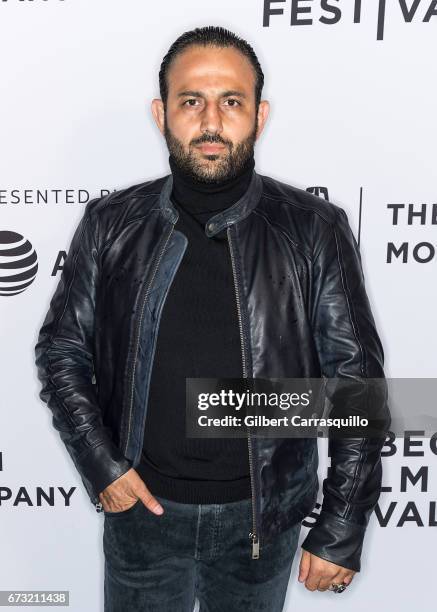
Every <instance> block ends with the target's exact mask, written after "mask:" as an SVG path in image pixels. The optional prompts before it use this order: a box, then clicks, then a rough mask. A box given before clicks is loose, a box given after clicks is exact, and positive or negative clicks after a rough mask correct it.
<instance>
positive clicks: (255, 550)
mask: <svg viewBox="0 0 437 612" xmlns="http://www.w3.org/2000/svg"><path fill="white" fill-rule="evenodd" d="M227 236H228V244H229V251H230V254H231V262H232V275H233V279H234V288H235V297H236V301H237V312H238V325H239V329H240V342H241V356H242V361H243V378H247V363H246V351H245V347H244V341H243V324H242V320H241V305H240V296H239V293H238V289H237V275H236V269H235V259H234V252H233V248H232V240H231V231H230V228H229V227H228V229H227ZM247 447H248V452H249V470H250V488H251V495H252V531H251V532H250V533H249V538H250V539H251V540H252V559H259V537H258V534H257V530H256V518H255V494H254V480H253V463H252V440H251V437H250V430H249V429H248V430H247Z"/></svg>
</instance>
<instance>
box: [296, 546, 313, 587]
mask: <svg viewBox="0 0 437 612" xmlns="http://www.w3.org/2000/svg"><path fill="white" fill-rule="evenodd" d="M310 566H311V555H310V553H309V552H308V551H307V550H302V556H301V558H300V565H299V576H298V580H299V582H305V580H306V579H307V577H308V574H309V571H310Z"/></svg>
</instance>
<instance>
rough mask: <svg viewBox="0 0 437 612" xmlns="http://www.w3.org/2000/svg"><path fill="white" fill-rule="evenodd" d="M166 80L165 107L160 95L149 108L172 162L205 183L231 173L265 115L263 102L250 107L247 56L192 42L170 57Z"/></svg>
mask: <svg viewBox="0 0 437 612" xmlns="http://www.w3.org/2000/svg"><path fill="white" fill-rule="evenodd" d="M167 79H168V97H167V105H166V110H165V111H164V108H163V105H162V102H161V101H160V100H154V101H153V103H152V110H153V113H154V116H155V119H156V120H157V122H158V125H159V127H160V129H161V131H162V133H163V134H164V136H165V139H166V142H167V146H168V150H169V152H170V153H171V154H172V155H173V157H174V159H175V160H176V163H177V164H178V166H179V167H180V168H181V169H182V170H183V171H185V172H187V173H188V174H189V175H191V176H192V177H194V178H195V179H197V180H200V181H202V182H206V183H214V182H218V181H221V180H223V179H225V178H231V177H233V176H235V175H237V174H238V173H239V170H240V168H241V167H242V166H243V165H244V163H245V162H246V161H247V159H248V158H249V157H251V156H252V155H253V151H254V145H255V141H256V139H257V137H258V136H259V134H260V133H261V129H262V126H263V124H264V121H265V119H266V117H267V109H266V108H265V105H266V104H268V103H266V102H261V104H260V109H259V110H258V113H257V109H256V107H255V72H254V69H253V67H252V65H251V64H250V62H249V60H248V59H247V58H246V57H245V56H244V55H243V54H242V53H240V52H239V51H238V50H236V49H234V48H232V47H228V48H226V47H225V48H218V47H203V46H193V47H189V48H188V49H186V50H185V51H183V52H182V53H181V54H180V55H178V56H177V57H176V58H175V59H174V61H173V63H172V64H171V66H170V68H169V71H168V75H167ZM160 102H161V104H159V103H160ZM260 123H261V126H260Z"/></svg>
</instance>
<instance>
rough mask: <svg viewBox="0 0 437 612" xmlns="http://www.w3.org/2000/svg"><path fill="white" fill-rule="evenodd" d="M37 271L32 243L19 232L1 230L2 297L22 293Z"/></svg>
mask: <svg viewBox="0 0 437 612" xmlns="http://www.w3.org/2000/svg"><path fill="white" fill-rule="evenodd" d="M37 271H38V261H37V255H36V251H35V249H34V248H33V246H32V245H31V244H30V242H29V241H28V240H27V239H26V238H24V236H22V235H21V234H18V233H17V232H11V231H7V230H0V295H4V296H7V297H11V296H12V295H18V294H19V293H22V292H23V291H25V289H27V287H29V285H31V284H32V283H33V281H34V280H35V276H36V273H37Z"/></svg>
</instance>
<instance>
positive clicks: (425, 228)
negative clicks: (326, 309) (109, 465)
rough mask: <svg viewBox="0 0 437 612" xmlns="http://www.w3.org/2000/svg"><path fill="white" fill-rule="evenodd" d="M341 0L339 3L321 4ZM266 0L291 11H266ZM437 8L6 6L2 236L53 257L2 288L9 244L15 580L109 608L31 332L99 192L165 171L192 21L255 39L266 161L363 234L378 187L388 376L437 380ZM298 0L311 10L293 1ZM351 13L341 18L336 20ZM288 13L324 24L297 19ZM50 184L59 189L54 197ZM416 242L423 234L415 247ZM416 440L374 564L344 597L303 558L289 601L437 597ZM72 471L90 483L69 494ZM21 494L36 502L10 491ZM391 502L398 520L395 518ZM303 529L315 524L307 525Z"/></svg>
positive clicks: (411, 601) (8, 477)
mask: <svg viewBox="0 0 437 612" xmlns="http://www.w3.org/2000/svg"><path fill="white" fill-rule="evenodd" d="M327 4H328V6H330V7H333V8H331V9H330V10H328V8H326V9H325V10H324V9H323V6H325V7H326V6H327ZM360 4H362V5H363V6H362V7H361V16H360V19H358V11H359V6H360ZM264 5H266V7H264ZM269 5H271V9H275V10H279V11H283V13H282V14H273V15H271V17H270V24H269V25H265V26H263V14H264V8H266V9H268V6H269ZM384 5H385V6H384ZM436 5H437V2H431V1H430V0H421V1H416V2H413V1H412V0H404V1H401V0H387V3H386V4H385V2H383V1H382V0H366V1H365V2H362V3H360V2H358V1H357V2H353V1H352V0H330V1H329V3H327V2H322V1H321V0H314V1H312V0H302V1H297V2H296V1H294V2H293V1H292V0H285V1H284V2H270V3H269V2H265V3H264V2H263V1H262V0H239V1H238V3H237V2H235V1H233V0H232V1H231V0H221V2H220V3H215V2H208V3H206V2H203V1H201V0H185V2H177V1H176V0H174V1H173V2H171V1H167V2H159V3H150V2H149V3H147V2H144V1H140V0H129V1H128V2H123V3H122V2H121V1H115V0H104V1H103V0H94V1H93V2H89V1H87V2H86V1H85V0H74V1H73V0H64V1H62V0H46V1H43V0H33V1H30V0H4V1H3V2H1V3H0V53H1V58H2V61H1V73H0V74H1V86H2V92H1V99H0V105H1V119H0V121H1V124H0V130H1V131H0V136H1V138H0V143H1V144H0V156H1V159H0V169H1V170H0V232H2V233H0V243H2V244H0V248H5V247H4V244H3V243H5V242H7V241H8V240H10V238H11V236H13V235H12V234H10V233H8V232H15V233H16V234H18V235H19V236H15V237H14V236H13V238H14V239H16V240H17V241H18V244H21V243H23V244H25V245H27V247H28V249H29V253H31V252H33V250H35V252H36V255H37V260H38V270H37V273H36V276H35V278H34V280H33V282H31V283H30V284H29V285H28V287H27V288H26V289H25V290H24V291H23V292H21V293H19V294H18V295H9V296H6V295H3V293H6V292H5V291H2V289H4V287H6V285H9V287H10V286H11V283H9V284H8V283H6V282H2V277H4V276H5V275H7V274H8V272H9V271H8V269H2V268H1V264H2V263H4V262H5V261H6V258H5V257H1V256H0V321H1V329H0V332H1V351H0V372H1V394H0V402H1V412H0V459H1V461H0V542H1V558H0V564H1V567H0V590H21V591H22V590H33V589H35V590H43V589H47V590H69V591H70V609H71V610H72V611H74V612H88V611H89V612H94V611H98V610H102V609H103V551H102V542H101V538H102V530H103V517H102V515H99V514H97V513H96V512H95V511H94V509H93V506H92V505H91V504H90V502H89V499H88V497H87V495H86V493H85V491H84V490H83V488H82V485H81V481H80V479H79V477H78V475H77V474H76V472H75V469H74V466H73V464H72V462H71V460H70V458H69V456H68V455H67V452H66V450H65V448H64V446H63V444H62V442H61V441H60V439H59V438H58V434H57V433H56V432H55V431H54V430H53V428H52V425H51V419H50V414H49V410H48V409H47V407H46V406H45V405H44V404H43V403H42V402H41V401H40V400H39V398H38V391H39V383H38V381H37V378H36V372H35V367H34V361H33V359H34V356H33V347H34V344H35V342H36V336H37V332H38V330H39V327H40V325H41V323H42V320H43V317H44V315H45V313H46V310H47V308H48V303H49V300H50V297H51V295H52V293H53V291H54V289H55V286H56V284H57V282H58V279H59V274H60V269H59V268H60V266H62V261H63V255H64V254H65V251H66V250H67V249H68V246H69V243H70V240H71V237H72V234H73V231H74V228H75V226H76V225H77V223H78V221H79V219H80V217H81V215H82V213H83V209H84V204H85V201H86V200H87V198H88V197H94V196H97V195H99V193H100V190H101V189H108V190H113V189H121V188H123V187H126V186H128V185H131V184H134V183H139V182H142V181H144V180H148V179H151V178H156V177H158V176H161V175H163V174H166V173H167V172H168V166H167V150H166V148H165V143H164V141H163V140H162V138H161V136H160V134H159V132H158V130H157V128H156V127H155V125H154V124H153V122H152V118H151V114H150V101H151V99H152V98H153V97H156V96H157V95H159V92H158V78H157V77H158V70H159V65H160V62H161V60H162V57H163V55H164V54H165V52H166V51H167V49H168V47H169V46H170V44H171V43H172V42H173V41H174V39H175V38H177V36H178V35H179V34H180V33H182V32H183V31H185V30H188V29H191V28H193V27H196V26H203V25H209V24H215V25H222V26H224V27H228V28H229V29H231V30H233V31H235V32H236V33H238V34H240V35H241V36H243V37H244V38H246V39H247V40H248V41H249V42H251V44H252V45H253V46H254V48H255V50H256V52H257V54H258V57H259V59H260V61H261V64H262V66H263V69H264V72H265V75H266V85H265V89H264V96H263V97H264V98H266V99H269V100H270V102H271V105H272V110H271V115H270V119H269V122H268V125H267V127H266V130H265V132H264V134H263V135H262V137H261V139H260V141H259V142H258V144H257V148H256V160H257V169H258V171H259V172H261V173H263V174H268V175H270V176H273V177H274V178H278V179H280V180H283V181H285V182H288V183H291V184H294V185H296V186H298V187H302V188H310V187H314V186H323V187H326V188H327V189H328V193H329V199H330V200H331V201H333V202H335V203H337V204H339V205H340V206H342V207H343V208H344V209H345V210H346V212H347V213H348V216H349V219H350V222H351V225H352V228H353V230H354V232H355V235H356V236H358V224H359V201H360V188H362V217H361V232H360V246H361V254H362V259H363V265H364V272H365V277H366V282H367V290H368V294H369V298H370V300H371V303H372V307H373V311H374V315H375V319H376V322H377V326H378V330H379V332H380V335H381V338H382V341H383V344H384V349H385V355H386V374H387V376H390V377H417V378H436V377H437V363H436V359H435V349H436V345H437V343H436V341H437V332H436V326H435V304H436V298H437V285H436V283H435V274H436V262H437V254H436V253H434V252H433V249H435V248H436V246H437V244H436V243H437V239H436V238H437V231H436V230H437V219H435V220H434V221H435V222H434V223H432V221H433V220H432V217H431V213H432V204H433V203H434V204H435V203H436V202H437V194H436V170H435V162H436V159H435V143H436V140H437V129H436V115H435V99H436V91H435V76H436V75H435V57H436V51H437V43H436V40H437V39H436V24H437V7H436ZM354 8H355V11H356V16H355V17H356V18H355V21H356V22H354ZM297 9H300V10H301V11H304V10H305V9H307V10H309V11H311V12H300V13H296V14H294V12H293V11H296V10H297ZM334 11H336V12H334ZM338 11H341V16H340V18H339V19H337V22H336V23H324V21H326V20H332V18H333V17H335V16H336V15H337V17H338V16H339V14H338ZM292 15H294V18H295V19H299V20H301V21H302V20H312V23H308V24H305V23H301V24H299V25H296V24H294V25H291V19H292ZM320 19H321V20H320ZM383 23H384V31H383V34H382V24H383ZM378 32H379V34H378ZM378 36H379V39H378ZM54 190H58V191H57V192H55V191H54ZM38 191H40V192H41V193H40V194H39V195H40V196H41V195H45V193H46V192H47V196H48V201H47V202H44V201H43V200H41V198H39V199H38ZM393 203H397V204H401V203H402V204H405V209H402V210H401V213H400V215H399V223H398V224H394V223H393V213H392V211H391V210H390V209H389V208H388V207H387V205H388V204H393ZM410 204H411V205H412V206H413V210H416V211H417V210H420V207H421V206H422V205H423V204H425V205H426V206H425V208H424V210H425V212H426V218H425V222H424V223H423V224H421V223H419V220H418V219H417V218H416V219H415V220H414V221H413V223H412V224H408V223H407V216H406V210H407V206H408V205H410ZM436 206H437V205H436ZM4 232H6V233H4ZM20 236H21V237H22V238H20ZM20 241H21V242H20ZM26 241H28V243H26ZM404 242H407V243H408V258H407V261H406V262H403V261H402V259H401V258H396V257H393V258H392V261H391V262H388V261H387V249H388V244H389V243H393V244H394V245H395V247H396V248H398V247H399V246H401V244H402V243H404ZM419 243H425V244H424V245H422V246H421V247H420V248H419V249H418V250H417V254H416V255H417V256H416V258H415V257H414V255H413V250H414V248H415V246H416V245H417V244H419ZM427 255H429V261H427V262H425V261H423V260H424V259H425V258H426V256H427ZM420 260H422V261H420ZM29 280H30V279H29ZM416 440H421V442H422V445H423V456H418V457H406V456H404V454H403V444H402V440H401V439H398V440H397V452H396V453H395V454H394V455H392V456H389V457H388V456H387V457H384V459H383V467H384V485H385V487H387V488H391V489H392V490H387V491H384V492H383V493H382V495H381V498H380V503H379V505H378V508H379V517H378V516H377V515H372V518H371V522H370V525H369V528H368V530H367V535H366V540H365V549H364V553H363V558H362V571H361V572H360V573H359V574H357V575H356V576H355V579H354V581H353V584H352V586H351V587H349V589H347V590H346V592H344V593H343V594H342V595H335V594H333V593H329V592H325V593H319V592H315V593H310V592H309V591H307V590H306V589H305V588H304V586H303V585H301V584H300V583H298V582H297V568H298V562H299V559H300V555H299V556H297V557H296V559H295V564H294V568H293V572H292V576H291V580H290V585H289V590H288V594H287V604H286V608H285V610H286V611H291V610H297V609H302V610H308V611H309V612H310V611H313V610H314V611H315V610H316V609H317V606H318V605H320V604H322V605H323V606H325V610H327V611H329V610H334V609H335V610H344V611H349V610H351V608H352V607H353V609H354V610H355V611H356V612H361V611H363V612H364V611H366V612H367V610H369V608H371V607H372V606H374V607H375V609H378V610H379V609H382V608H384V607H386V608H387V607H389V608H390V609H394V610H398V611H402V612H403V611H405V612H406V611H408V612H409V611H410V610H411V609H412V606H414V607H415V609H417V610H420V611H421V612H431V610H434V606H435V591H434V588H433V587H434V581H433V574H434V572H431V568H432V567H433V566H434V561H435V558H434V554H433V553H434V548H435V546H432V543H433V542H434V543H435V542H436V529H435V527H436V526H437V524H436V523H437V517H436V511H435V506H436V499H437V484H436V483H437V478H436V475H437V472H436V465H435V464H436V455H435V454H434V453H433V452H432V451H431V450H430V445H429V439H428V440H427V439H423V438H416ZM325 442H326V441H325V440H324V441H322V443H321V445H320V456H321V463H320V478H321V479H322V478H323V477H324V476H325V472H326V466H327V459H325V450H326V449H325V446H324V443H325ZM419 450H420V449H419ZM422 465H425V466H429V481H428V487H427V490H426V491H422V490H421V488H420V483H417V484H416V485H415V486H413V485H412V484H409V486H408V487H407V491H405V492H401V491H400V468H401V466H410V468H411V470H412V471H413V472H416V471H417V470H418V469H419V468H420V466H422ZM37 487H43V488H44V490H47V491H49V490H50V487H53V491H54V499H55V504H54V506H53V507H51V506H49V505H48V504H46V503H44V502H43V503H42V504H41V505H40V506H38V505H37V502H36V489H37ZM59 487H63V488H64V489H65V490H66V491H69V489H70V488H71V487H77V489H76V490H75V491H74V493H73V495H72V497H71V505H70V506H69V507H66V506H65V503H64V498H63V496H62V494H61V491H60V489H59ZM8 492H9V493H10V497H9V498H7V496H8ZM19 495H21V497H20V499H22V500H24V499H27V503H26V502H25V501H22V502H21V503H16V504H14V500H16V499H17V496H19ZM26 495H27V496H28V497H26ZM319 502H321V498H320V499H319ZM407 502H414V503H415V504H416V507H417V512H418V514H419V515H420V517H421V519H422V521H423V526H420V525H419V524H418V523H420V521H418V520H417V518H416V520H415V521H413V520H407V521H405V522H404V524H403V525H399V524H398V523H399V520H400V518H401V515H402V513H403V512H404V511H405V510H406V504H407ZM392 503H394V506H393V505H392V506H390V504H392ZM390 508H392V509H393V508H394V509H393V512H392V514H391V515H390V518H389V520H388V522H387V523H386V525H385V526H383V525H382V524H381V523H383V521H382V520H381V517H382V519H384V517H385V516H386V514H387V512H388V510H389V509H390ZM409 516H410V517H411V516H412V514H411V512H410V513H409ZM306 532H307V527H304V529H303V530H302V535H301V540H303V538H304V536H305V534H306ZM18 609H21V608H18Z"/></svg>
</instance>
